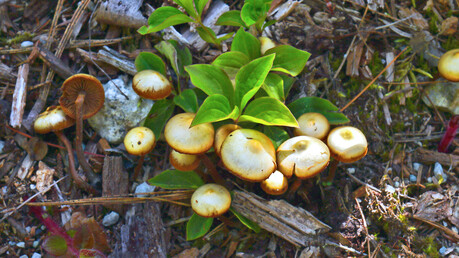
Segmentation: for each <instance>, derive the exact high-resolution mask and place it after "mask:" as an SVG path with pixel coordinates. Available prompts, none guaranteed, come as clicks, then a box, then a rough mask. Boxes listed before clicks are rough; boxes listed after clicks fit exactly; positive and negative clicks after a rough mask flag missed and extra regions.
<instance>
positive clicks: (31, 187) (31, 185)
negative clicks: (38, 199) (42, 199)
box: [29, 184, 37, 190]
mask: <svg viewBox="0 0 459 258" xmlns="http://www.w3.org/2000/svg"><path fill="white" fill-rule="evenodd" d="M29 187H30V190H35V189H37V186H36V185H35V184H30V186H29Z"/></svg>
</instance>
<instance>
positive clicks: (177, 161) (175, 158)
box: [169, 150, 201, 171]
mask: <svg viewBox="0 0 459 258" xmlns="http://www.w3.org/2000/svg"><path fill="white" fill-rule="evenodd" d="M200 161H201V160H200V159H199V156H198V155H194V154H183V153H180V152H178V151H176V150H172V151H171V153H170V154H169V162H170V163H171V165H172V166H173V167H174V168H176V169H178V170H180V171H191V170H195V169H196V168H197V167H198V166H199V163H200Z"/></svg>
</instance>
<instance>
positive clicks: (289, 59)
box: [265, 45, 311, 76]
mask: <svg viewBox="0 0 459 258" xmlns="http://www.w3.org/2000/svg"><path fill="white" fill-rule="evenodd" d="M273 53H275V54H276V59H274V64H273V68H272V70H273V71H279V72H283V73H287V74H290V75H291V76H297V75H298V74H300V73H301V71H303V68H304V66H305V65H306V62H307V61H308V59H309V56H311V54H310V53H308V52H306V51H303V50H299V49H297V48H294V47H292V46H289V45H280V46H277V47H274V48H271V49H269V50H268V51H266V53H265V55H269V54H273Z"/></svg>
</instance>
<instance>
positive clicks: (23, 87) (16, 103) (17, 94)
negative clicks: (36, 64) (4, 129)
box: [10, 64, 29, 128]
mask: <svg viewBox="0 0 459 258" xmlns="http://www.w3.org/2000/svg"><path fill="white" fill-rule="evenodd" d="M28 76H29V64H23V65H21V66H19V70H18V77H17V79H16V87H15V88H14V94H13V103H12V105H11V115H10V125H11V126H12V127H14V128H19V127H21V124H22V116H23V115H24V107H25V100H26V95H27V77H28Z"/></svg>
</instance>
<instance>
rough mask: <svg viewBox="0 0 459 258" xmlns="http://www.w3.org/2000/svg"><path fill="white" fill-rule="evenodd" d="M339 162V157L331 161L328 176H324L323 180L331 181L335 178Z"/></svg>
mask: <svg viewBox="0 0 459 258" xmlns="http://www.w3.org/2000/svg"><path fill="white" fill-rule="evenodd" d="M338 163H339V160H337V159H333V160H332V161H331V162H330V166H329V169H328V176H327V177H326V178H324V179H323V180H322V182H324V183H331V182H332V181H333V178H335V172H336V169H337V168H338Z"/></svg>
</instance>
